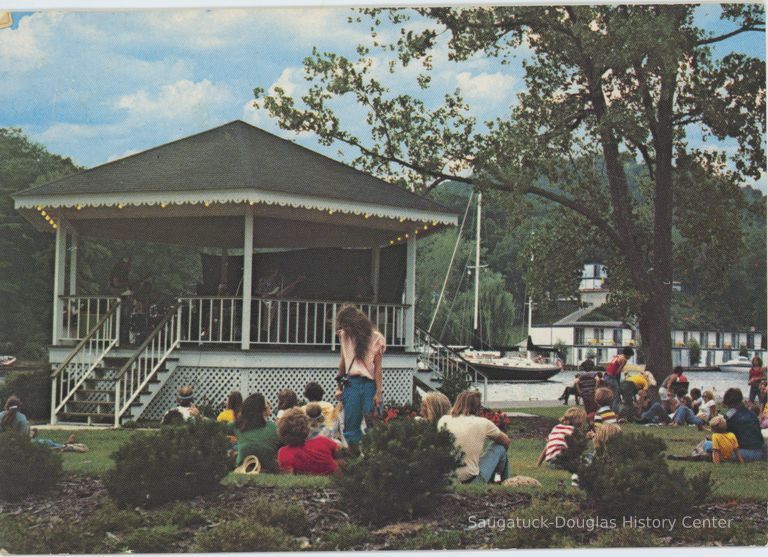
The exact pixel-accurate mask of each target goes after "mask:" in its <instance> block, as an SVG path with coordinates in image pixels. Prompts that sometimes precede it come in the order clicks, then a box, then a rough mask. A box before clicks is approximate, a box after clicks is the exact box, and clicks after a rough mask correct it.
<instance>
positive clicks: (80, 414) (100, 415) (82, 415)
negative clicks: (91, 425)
mask: <svg viewBox="0 0 768 557" xmlns="http://www.w3.org/2000/svg"><path fill="white" fill-rule="evenodd" d="M59 416H66V417H68V418H112V419H115V415H114V414H113V413H101V412H60V413H59Z"/></svg>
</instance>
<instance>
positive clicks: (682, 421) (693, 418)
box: [672, 395, 706, 429]
mask: <svg viewBox="0 0 768 557" xmlns="http://www.w3.org/2000/svg"><path fill="white" fill-rule="evenodd" d="M692 405H693V400H692V399H691V397H690V396H689V395H685V396H684V397H683V399H682V402H681V403H680V405H679V406H678V407H677V410H675V413H674V414H672V425H673V426H681V425H688V424H690V425H695V426H696V427H698V428H699V429H704V424H706V422H705V421H704V420H702V419H701V418H699V417H698V416H697V415H696V413H695V412H694V411H693V409H692V408H691V406H692Z"/></svg>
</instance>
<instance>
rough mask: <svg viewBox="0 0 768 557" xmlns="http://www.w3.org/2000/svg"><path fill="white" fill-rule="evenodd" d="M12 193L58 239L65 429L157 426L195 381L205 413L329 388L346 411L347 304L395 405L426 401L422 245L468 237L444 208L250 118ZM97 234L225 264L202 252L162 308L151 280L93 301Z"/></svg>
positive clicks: (57, 352) (57, 314) (56, 303)
mask: <svg viewBox="0 0 768 557" xmlns="http://www.w3.org/2000/svg"><path fill="white" fill-rule="evenodd" d="M13 198H14V201H15V208H16V210H17V211H18V212H19V213H20V214H21V215H23V216H24V217H25V218H26V219H27V220H28V221H29V222H31V223H32V224H33V225H34V226H35V227H36V228H37V229H38V230H40V231H43V232H49V233H51V234H53V235H55V274H54V278H53V280H54V299H53V316H54V317H53V331H52V337H51V346H50V350H49V354H50V363H51V366H52V373H51V382H52V386H53V396H52V400H51V419H52V421H53V422H56V421H67V422H73V421H82V422H87V423H110V424H115V425H119V424H120V423H122V422H123V421H125V420H129V419H130V420H138V419H149V420H155V419H158V418H160V417H161V415H162V414H163V413H164V412H165V411H166V410H167V409H168V408H169V407H170V406H171V405H172V404H173V401H174V398H175V395H176V391H177V389H178V387H180V386H182V385H191V386H192V387H193V388H194V391H195V395H196V397H197V398H198V401H199V400H201V399H202V398H207V399H208V400H210V401H212V402H213V403H218V402H219V401H222V400H224V398H225V397H226V395H227V393H229V392H230V391H232V390H239V391H241V392H242V393H243V394H244V395H247V394H249V393H253V392H256V391H259V392H262V393H263V394H264V395H265V396H266V397H267V399H268V400H271V401H273V402H274V399H275V395H276V393H277V391H278V389H280V388H286V387H287V388H292V389H293V390H295V391H296V392H297V393H302V392H303V389H304V385H305V384H306V383H307V382H308V381H310V380H314V381H318V382H319V383H320V384H321V385H323V387H324V388H325V390H326V396H327V397H329V400H330V399H331V397H332V396H333V392H334V390H335V383H334V377H335V375H336V371H337V369H338V363H339V353H338V345H337V338H336V334H335V328H334V325H333V323H334V319H335V315H336V312H337V311H338V309H339V308H340V307H341V306H342V305H343V304H345V303H354V304H356V305H358V307H360V308H361V309H362V310H363V311H364V312H366V313H367V315H368V316H369V317H370V318H371V319H372V320H373V321H374V322H375V323H376V325H377V326H378V328H379V329H380V330H381V332H382V333H383V334H384V335H385V337H386V340H387V345H388V350H387V353H386V357H385V358H384V366H385V369H384V374H383V377H384V398H385V400H387V401H389V400H394V401H397V402H400V403H404V402H408V401H410V400H411V396H412V389H413V374H414V371H415V369H416V367H417V366H416V363H417V350H416V345H415V343H416V342H418V340H417V339H416V336H417V335H416V334H415V317H414V310H415V306H414V302H415V295H416V294H415V271H416V253H417V251H416V248H417V241H418V239H419V238H421V237H424V236H427V235H429V234H432V233H434V232H436V231H439V230H442V229H443V228H445V227H447V226H454V225H455V224H456V220H457V216H456V214H455V213H454V212H453V211H451V210H449V209H447V208H445V207H443V206H442V205H440V204H438V203H436V202H434V201H432V200H429V199H426V198H424V197H420V196H418V195H416V194H414V193H411V192H408V191H406V190H403V189H401V188H399V187H397V186H395V185H392V184H389V183H387V182H384V181H382V180H379V179H377V178H375V177H373V176H370V175H368V174H365V173H362V172H359V171H357V170H355V169H353V168H351V167H348V166H346V165H343V164H341V163H339V162H337V161H334V160H332V159H329V158H327V157H325V156H322V155H320V154H318V153H315V152H313V151H311V150H308V149H305V148H303V147H300V146H298V145H296V144H294V143H292V142H290V141H286V140H284V139H281V138H279V137H277V136H274V135H272V134H269V133H267V132H265V131H263V130H260V129H258V128H255V127H253V126H251V125H248V124H246V123H244V122H240V121H235V122H232V123H229V124H226V125H223V126H220V127H217V128H214V129H211V130H208V131H205V132H202V133H199V134H196V135H193V136H191V137H186V138H184V139H180V140H177V141H173V142H171V143H167V144H164V145H160V146H158V147H155V148H153V149H150V150H147V151H144V152H142V153H138V154H135V155H131V156H129V157H126V158H123V159H120V160H116V161H113V162H109V163H107V164H103V165H100V166H97V167H95V168H91V169H89V170H84V171H82V172H79V173H76V174H73V175H70V176H66V177H63V178H60V179H57V180H54V181H52V182H49V183H46V184H42V185H39V186H35V187H32V188H29V189H27V190H25V191H22V192H19V193H17V194H16V195H14V196H13ZM83 238H87V239H89V240H90V241H96V242H98V241H99V240H100V239H118V240H138V241H141V242H148V243H163V244H174V245H180V246H193V247H198V248H221V249H222V252H223V253H224V254H226V255H222V256H221V257H216V256H212V255H210V254H208V255H206V254H202V255H201V257H202V258H203V260H202V269H203V273H202V274H203V276H201V277H200V278H199V282H198V284H197V285H196V289H195V292H194V293H192V294H190V293H188V292H187V293H178V292H160V293H157V292H155V293H154V294H153V296H154V298H153V299H152V300H151V301H147V300H139V297H140V293H141V292H142V288H143V286H142V285H140V284H131V285H130V287H128V288H126V289H125V291H120V292H109V291H108V290H107V289H106V286H107V280H106V277H105V281H104V284H105V289H104V290H103V291H98V292H85V291H83V290H82V289H81V288H80V281H79V280H78V245H79V242H80V241H81V239H83ZM224 250H226V251H224ZM265 285H266V286H265ZM150 286H151V285H150ZM161 300H164V301H165V303H163V302H161Z"/></svg>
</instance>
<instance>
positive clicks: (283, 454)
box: [277, 408, 340, 475]
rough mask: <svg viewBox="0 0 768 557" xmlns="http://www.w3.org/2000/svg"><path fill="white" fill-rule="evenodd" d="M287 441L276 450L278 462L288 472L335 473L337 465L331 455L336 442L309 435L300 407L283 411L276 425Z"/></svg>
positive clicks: (335, 448) (304, 416)
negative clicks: (310, 437)
mask: <svg viewBox="0 0 768 557" xmlns="http://www.w3.org/2000/svg"><path fill="white" fill-rule="evenodd" d="M277 430H278V434H279V435H280V439H281V440H282V441H283V442H284V443H285V444H286V446H284V447H281V448H280V450H279V451H278V452H277V463H278V464H279V466H280V469H281V470H282V471H283V472H287V473H289V474H324V475H328V474H334V473H336V472H337V471H338V469H339V465H338V464H337V463H336V460H335V459H334V457H335V456H336V451H337V449H338V448H339V446H340V445H339V443H338V442H336V441H333V440H331V439H328V438H327V437H324V436H322V435H318V436H317V437H314V438H312V439H308V437H309V418H308V417H307V415H306V414H305V413H304V411H303V410H302V409H301V408H292V409H290V410H286V411H285V413H284V414H283V416H282V417H281V418H280V421H279V422H278V424H277Z"/></svg>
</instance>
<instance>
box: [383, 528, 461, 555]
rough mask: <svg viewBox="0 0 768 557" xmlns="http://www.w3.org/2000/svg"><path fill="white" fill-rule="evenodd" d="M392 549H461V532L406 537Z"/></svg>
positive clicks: (396, 541) (394, 544)
mask: <svg viewBox="0 0 768 557" xmlns="http://www.w3.org/2000/svg"><path fill="white" fill-rule="evenodd" d="M390 547H391V548H392V549H406V550H413V551H419V550H425V549H461V548H462V547H463V545H462V536H461V532H456V531H442V532H434V531H431V530H429V531H426V532H419V533H418V534H416V535H415V536H406V537H402V538H398V539H396V540H394V541H393V542H392V543H391V544H390Z"/></svg>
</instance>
